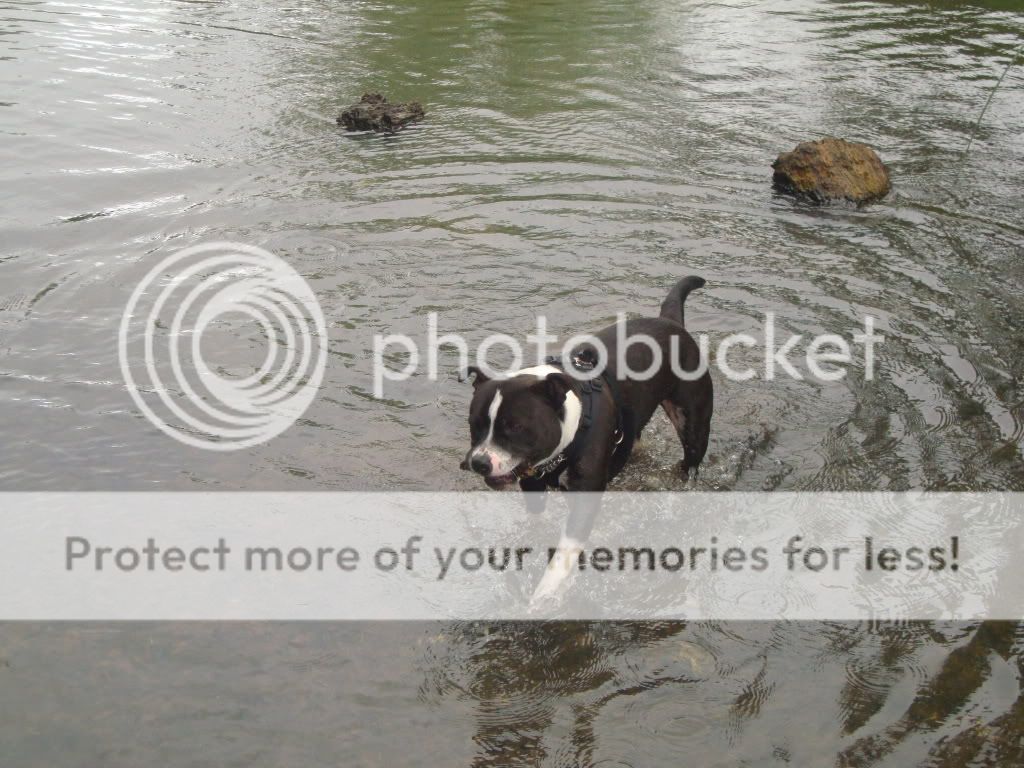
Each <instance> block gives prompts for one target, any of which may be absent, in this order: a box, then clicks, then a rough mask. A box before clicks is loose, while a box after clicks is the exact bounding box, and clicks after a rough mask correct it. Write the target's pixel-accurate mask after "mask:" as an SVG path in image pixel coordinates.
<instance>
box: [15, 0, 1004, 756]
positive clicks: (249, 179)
mask: <svg viewBox="0 0 1024 768" xmlns="http://www.w3.org/2000/svg"><path fill="white" fill-rule="evenodd" d="M0 8H2V17H0V31H2V32H3V34H2V35H0V81H2V83H3V91H2V93H3V95H2V96H0V99H2V105H0V135H2V137H3V138H2V141H0V152H2V154H3V158H4V162H3V164H2V165H0V181H2V183H0V199H2V201H3V202H2V205H0V244H2V247H0V430H2V432H0V434H2V435H3V437H4V439H3V440H2V441H0V487H2V489H3V490H29V489H32V490H92V489H107V490H114V489H126V490H127V489H132V490H149V489H167V490H198V489H209V490H232V489H242V488H245V489H268V490H315V489H380V490H384V489H404V490H417V489H422V490H426V489H460V490H461V489H466V490H469V489H476V488H478V485H479V484H478V482H477V481H475V479H474V478H472V477H470V476H469V475H468V473H461V472H459V471H458V469H457V465H458V461H459V459H460V458H461V455H462V454H463V453H464V451H465V448H466V446H467V442H468V435H467V434H466V427H465V414H466V408H467V403H468V395H469V393H468V390H467V387H466V385H464V384H460V383H459V382H458V381H457V378H456V371H455V367H456V363H457V360H456V358H455V356H454V354H447V353H446V355H442V361H441V362H442V369H443V371H444V376H443V377H442V380H441V381H437V382H435V381H429V380H427V379H426V378H425V377H414V378H413V379H411V380H410V381H408V382H402V383H396V384H394V386H392V387H390V388H389V390H388V393H387V394H388V397H387V399H386V400H384V401H381V400H376V399H374V398H373V397H372V396H371V394H370V391H371V383H370V382H371V374H372V356H371V352H372V343H373V342H372V338H373V334H375V333H407V334H410V335H412V336H416V337H422V335H423V333H424V331H425V325H424V323H425V316H426V314H427V313H428V312H431V311H437V312H439V313H440V323H441V328H442V330H443V331H449V332H461V333H464V334H466V335H467V336H468V337H469V338H470V340H476V341H479V340H480V339H482V338H483V337H484V336H485V335H486V334H487V333H489V332H493V331H500V332H504V333H509V334H512V335H513V336H516V337H520V338H522V337H523V336H525V334H526V333H529V332H531V331H532V330H533V329H534V322H535V321H534V318H535V316H536V315H537V314H545V315H546V316H547V317H548V319H549V322H550V323H551V326H552V330H553V331H555V332H556V333H559V334H562V335H563V336H567V335H571V334H573V333H576V332H578V331H583V330H590V329H594V328H598V327H600V326H601V325H603V324H604V323H606V322H608V321H610V320H612V319H613V318H614V317H615V314H616V312H618V311H624V312H630V313H638V314H639V313H653V312H654V311H655V309H656V308H657V306H658V305H659V304H660V302H661V300H662V299H663V298H664V294H665V292H666V290H667V288H668V287H669V286H670V285H671V284H672V283H673V282H674V281H675V280H676V279H677V278H678V277H679V276H681V275H685V274H690V273H696V274H699V275H702V276H703V277H705V278H706V279H707V281H708V285H707V287H706V288H705V289H703V290H702V291H700V292H699V293H697V294H694V296H693V297H692V299H691V303H690V304H689V305H688V308H687V322H688V325H689V326H690V328H691V329H692V330H694V331H697V332H703V333H707V334H709V335H710V337H711V338H712V340H714V339H716V338H721V337H723V336H724V335H726V334H729V333H733V332H736V331H748V332H753V331H756V329H758V328H760V324H761V320H762V318H763V316H764V314H765V313H766V312H769V311H771V312H774V313H775V314H776V317H777V320H778V323H779V324H780V326H781V327H782V328H784V329H785V330H787V331H789V332H796V333H805V334H810V335H813V334H818V333H841V334H844V335H847V336H848V335H849V334H850V333H851V332H852V331H853V330H854V329H856V328H859V327H860V326H861V321H862V318H863V316H864V315H866V314H870V315H872V316H874V317H876V318H878V326H877V327H878V329H879V331H880V332H881V333H882V334H883V335H884V336H885V337H886V341H885V343H884V344H883V345H882V347H881V349H880V351H879V360H878V371H877V375H876V377H875V378H874V379H873V380H871V381H867V380H865V378H864V376H863V375H861V373H860V372H859V371H854V373H853V375H851V376H850V377H849V378H847V379H845V380H843V381H841V382H835V383H827V384H826V383H812V382H808V381H793V380H776V381H773V382H767V381H763V380H754V381H750V382H745V383H738V382H730V381H727V380H725V379H724V378H722V377H718V378H716V413H715V420H714V425H713V431H712V438H711V446H710V449H709V455H708V460H707V463H706V466H705V470H704V473H703V475H702V477H701V479H700V480H699V481H698V487H700V488H705V489H722V490H730V489H735V490H758V489H764V490H773V489H795V490H800V489H806V490H823V489H830V490H831V489H843V490H869V489H870V490H879V489H889V490H902V489H932V490H960V489H968V490H1021V489H1024V461H1022V458H1021V450H1020V445H1021V440H1022V436H1024V419H1022V416H1024V394H1022V390H1021V386H1020V379H1021V375H1022V373H1024V336H1022V333H1021V330H1020V329H1021V328H1022V327H1024V304H1022V302H1021V299H1020V295H1021V286H1022V283H1024V266H1022V265H1024V260H1022V258H1021V257H1022V255H1024V215H1022V212H1021V211H1022V203H1024V193H1022V188H1024V187H1022V181H1024V108H1022V107H1024V64H1021V63H1018V64H1017V65H1016V66H1012V67H1010V68H1009V70H1007V67H1008V65H1010V64H1011V62H1012V61H1013V57H1014V56H1015V55H1016V56H1019V55H1020V46H1021V43H1022V36H1021V30H1022V29H1024V7H1022V6H1021V5H1020V3H1012V2H989V3H973V4H967V3H949V2H936V3H929V4H923V3H902V2H901V3H896V2H891V3H885V2H826V1H825V0H815V1H811V0H806V1H805V0H795V1H794V2H787V3H784V4H783V3H778V4H764V3H740V2H735V3H697V2H692V3H691V2H668V0H650V1H646V2H637V3H631V4H626V3H617V2H612V1H609V0H582V1H581V2H575V3H567V2H540V1H534V0H529V1H528V2H520V3H511V2H499V1H498V0H479V1H478V2H453V1H445V0H434V1H431V2H427V0H422V1H421V2H396V3H388V2H344V3H341V2H335V3H328V2H313V1H311V0H300V1H298V2H293V3H288V4H284V3H277V2H255V1H254V0H243V2H238V3H232V4H222V3H214V2H210V3H207V2H171V1H170V0H168V1H166V2H156V1H155V0H142V1H141V2H134V3H125V2H120V0H109V2H107V3H104V4H93V5H88V4H81V3H74V2H68V3H63V2H11V0H7V2H4V3H2V5H0ZM1018 61H1019V58H1018ZM1004 73H1005V78H1004V79H1003V81H1002V84H1001V86H1000V88H999V90H998V91H996V92H995V94H994V95H992V89H993V88H994V86H995V85H996V82H997V80H998V79H999V78H1000V77H1001V76H1003V75H1004ZM367 90H377V91H381V92H384V93H386V94H388V95H389V96H390V97H391V98H393V99H395V100H407V99H417V100H419V101H421V102H423V103H424V104H425V106H426V108H427V111H428V117H427V119H426V120H425V121H424V122H423V123H422V124H420V125H418V126H415V127H413V128H411V129H409V130H407V131H405V132H403V133H401V134H399V135H397V136H394V137H379V136H356V137H353V136H348V135H345V134H344V132H343V131H342V130H341V129H340V128H338V126H336V125H335V124H334V117H335V116H336V114H337V113H338V111H339V110H340V109H341V108H342V107H343V106H344V105H346V104H348V103H351V102H352V101H354V100H356V99H357V98H358V97H359V95H360V94H361V93H363V92H364V91H367ZM990 95H992V98H991V101H990V102H989V103H988V106H987V109H985V111H984V113H983V108H985V106H986V102H987V101H988V100H989V97H990ZM979 118H980V120H979ZM824 134H834V135H839V136H843V137H846V138H850V139H855V140H860V141H865V142H867V143H869V144H871V145H872V146H874V147H876V148H877V149H878V151H879V152H880V153H881V155H882V157H883V159H884V160H885V162H886V163H887V164H888V165H889V167H890V169H891V171H892V175H893V179H894V191H893V193H892V194H891V195H890V196H889V197H888V198H887V199H886V200H885V201H883V202H881V203H879V204H876V205H873V206H870V207H868V208H864V209H860V210H856V209H850V208H836V209H828V210H813V209H808V208H804V207H800V206H795V205H794V204H793V203H792V202H791V201H789V200H786V199H781V198H777V197H775V196H773V194H772V192H771V189H770V183H769V182H770V174H771V171H770V167H769V166H770V163H771V161H772V160H773V159H774V157H775V156H776V154H778V153H779V152H781V151H785V150H787V149H790V148H791V147H792V146H793V145H794V144H795V143H797V142H798V141H800V140H804V139H807V138H815V137H818V136H821V135H824ZM968 144H970V147H971V148H970V151H969V152H965V150H966V148H967V147H968ZM224 239H230V240H236V241H241V242H245V243H250V244H254V245H260V246H263V247H265V248H267V249H269V250H271V251H273V252H274V253H276V254H278V255H280V256H282V257H283V258H285V259H286V260H287V261H288V262H289V263H290V264H292V265H293V266H294V267H295V269H297V270H298V271H299V272H300V273H301V274H302V275H303V276H305V277H306V278H307V280H308V281H309V282H310V284H311V285H312V287H313V289H314V290H315V291H316V294H317V297H318V299H319V300H320V303H321V305H322V306H323V307H324V310H325V312H326V314H327V315H328V319H329V332H330V356H329V363H328V368H327V373H326V377H325V380H324V384H323V388H322V391H321V395H320V396H319V397H318V399H317V400H316V401H315V403H314V404H313V406H312V407H311V408H310V409H309V411H308V412H307V413H306V415H305V416H304V418H303V419H302V420H300V422H299V423H298V424H297V425H296V426H295V427H293V428H292V429H290V430H289V431H287V432H286V433H284V434H283V435H281V436H280V437H278V438H276V439H275V440H274V441H272V442H271V443H268V444H266V445H262V446H258V447H256V448H253V449H250V450H246V451H242V452H238V453H232V454H212V453H209V452H204V451H198V450H195V449H191V448H188V447H186V446H184V445H180V444H178V443H176V442H174V441H171V440H170V439H168V438H167V437H166V436H165V435H164V434H162V433H161V432H159V431H158V430H157V429H156V428H155V427H153V426H152V425H151V424H150V423H149V422H148V421H146V420H145V419H144V418H142V417H141V415H140V414H139V412H138V410H137V409H136V408H135V406H134V405H133V403H132V401H131V399H130V398H129V396H128V394H127V392H126V391H125V389H124V386H123V383H122V379H121V374H120V371H119V369H118V365H117V352H116V332H117V324H118V322H119V320H120V316H121V312H122V310H123V308H124V306H125V302H126V300H127V297H128V295H129V294H130V293H131V291H132V289H133V288H134V286H135V285H136V284H137V283H138V281H139V280H140V278H141V277H142V276H143V275H145V273H146V272H147V271H148V270H149V269H150V268H151V267H152V266H153V264H155V263H156V262H157V261H159V259H161V258H163V257H164V256H167V255H169V254H171V253H173V252H175V251H176V250H178V249H180V248H183V247H185V246H188V245H193V244H197V243H201V242H206V241H210V240H224ZM236 341H237V345H228V346H229V347H231V349H234V348H235V347H236V346H237V348H238V349H248V348H250V347H251V346H253V345H254V344H255V342H256V341H258V340H254V339H252V338H250V337H249V336H239V338H238V339H237V340H236ZM652 426H653V427H654V429H653V430H651V432H652V433H651V434H648V435H646V436H645V437H646V444H645V446H644V447H643V449H642V451H640V452H639V453H638V454H637V456H636V457H635V458H634V460H633V461H632V463H631V464H630V465H629V467H628V468H627V470H626V472H625V473H624V475H623V476H622V478H621V479H620V480H619V481H617V487H619V488H624V489H665V488H670V489H679V490H684V484H683V483H682V481H681V480H680V478H679V477H678V474H677V471H676V462H677V461H678V459H679V455H678V444H677V443H676V442H675V438H674V436H673V435H672V434H671V428H670V427H669V425H668V423H667V421H664V420H662V419H661V417H659V420H658V421H656V422H655V423H654V424H653V425H652ZM1020 635H1021V633H1020V632H1019V631H1018V630H1015V629H1014V628H1012V627H1010V628H1007V627H1005V626H1002V625H983V626H982V627H981V628H978V627H977V626H975V625H971V626H923V625H909V626H891V625H882V626H877V625H832V624H778V625H769V624H745V625H735V624H716V623H700V624H696V623H694V624H688V625H682V624H672V625H649V626H641V625H637V626H633V625H630V626H625V625H551V626H547V625H545V626H500V627H485V626H476V625H468V626H467V625H450V624H439V625H430V626H427V625H419V624H410V625H393V626H380V625H371V626H364V625H341V626H338V625H302V626H294V625H224V626H221V625H146V626H138V625H127V626H63V625H46V626H32V625H8V626H6V627H4V628H3V629H2V630H0V748H2V754H3V759H2V760H0V762H2V763H3V764H4V765H5V766H6V765H12V766H29V765H39V766H47V767H48V768H50V767H52V766H95V765H104V766H122V765H123V766H134V765H139V764H143V763H154V762H160V763H163V764H166V765H170V766H203V765H218V766H222V765H239V766H243V765H244V766H252V765H261V766H262V765H267V766H270V765H274V766H307V765H317V766H319V765H324V766H327V765H339V764H342V765H398V764H402V765H405V764H424V765H464V764H470V763H472V764H479V765H564V766H574V765H588V766H589V765H594V766H597V765H602V766H613V765H629V766H661V765H666V764H683V765H688V766H689V765H696V766H736V765H746V766H773V765H794V766H819V765H822V766H825V765H851V766H868V765H871V766H874V765H879V766H910V765H913V766H918V765H920V766H949V767H950V768H952V766H960V765H996V766H1014V765H1020V764H1022V763H1024V757H1022V752H1021V739H1022V733H1024V720H1022V717H1024V715H1022V709H1021V699H1020V677H1021V671H1022V670H1021V658H1022V657H1021V655H1020V642H1021V638H1020Z"/></svg>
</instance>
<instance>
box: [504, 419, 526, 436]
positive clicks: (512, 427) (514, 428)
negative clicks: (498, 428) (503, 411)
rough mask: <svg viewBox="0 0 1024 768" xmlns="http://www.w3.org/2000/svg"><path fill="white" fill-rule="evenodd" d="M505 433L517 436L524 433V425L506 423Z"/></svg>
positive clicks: (511, 422)
mask: <svg viewBox="0 0 1024 768" xmlns="http://www.w3.org/2000/svg"><path fill="white" fill-rule="evenodd" d="M505 431H506V432H508V433H509V434H512V435H515V434H518V433H520V432H522V431H523V425H522V424H520V423H519V422H518V421H506V422H505Z"/></svg>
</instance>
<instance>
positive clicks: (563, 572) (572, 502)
mask: <svg viewBox="0 0 1024 768" xmlns="http://www.w3.org/2000/svg"><path fill="white" fill-rule="evenodd" d="M566 501H567V503H568V505H569V516H568V518H566V521H565V526H564V527H563V529H562V535H561V536H560V537H559V540H558V546H557V547H556V548H555V550H554V551H553V552H552V553H551V557H550V558H549V559H548V565H547V568H545V570H544V575H543V577H541V580H540V583H539V584H538V585H537V588H536V589H535V590H534V591H533V597H532V598H530V606H531V607H537V606H538V605H539V604H540V603H542V602H544V601H545V600H550V599H552V598H553V597H554V596H555V594H556V593H557V592H558V590H559V588H560V587H561V586H562V585H563V584H564V583H565V582H566V581H567V579H568V577H569V576H570V575H571V574H572V572H573V569H574V568H575V567H576V564H577V563H578V561H579V556H580V552H582V551H583V547H584V545H585V544H586V542H587V539H588V538H589V536H590V531H591V529H593V527H594V522H595V521H596V520H597V516H598V514H599V513H600V511H601V494H600V493H596V492H590V493H587V492H582V493H579V492H577V493H573V492H570V493H567V494H566Z"/></svg>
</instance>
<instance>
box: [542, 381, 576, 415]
mask: <svg viewBox="0 0 1024 768" xmlns="http://www.w3.org/2000/svg"><path fill="white" fill-rule="evenodd" d="M571 389H572V382H571V381H570V380H569V377H568V376H567V375H565V374H564V373H549V374H548V375H547V377H546V378H545V379H544V393H545V394H546V395H547V398H548V399H549V400H550V401H551V404H552V405H554V406H555V408H561V407H562V404H563V403H564V402H565V393H566V392H568V391H569V390H571Z"/></svg>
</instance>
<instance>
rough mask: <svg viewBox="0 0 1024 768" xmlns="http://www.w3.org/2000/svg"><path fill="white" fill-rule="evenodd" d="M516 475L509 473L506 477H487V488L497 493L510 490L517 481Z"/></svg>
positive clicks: (485, 479) (485, 480) (485, 478)
mask: <svg viewBox="0 0 1024 768" xmlns="http://www.w3.org/2000/svg"><path fill="white" fill-rule="evenodd" d="M518 479H519V478H518V477H516V473H515V472H514V471H513V472H509V473H507V474H504V475H487V476H485V477H484V482H485V483H487V487H488V488H491V489H493V490H495V491H500V490H502V489H504V488H508V487H509V486H510V485H514V484H515V482H516V480H518Z"/></svg>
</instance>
